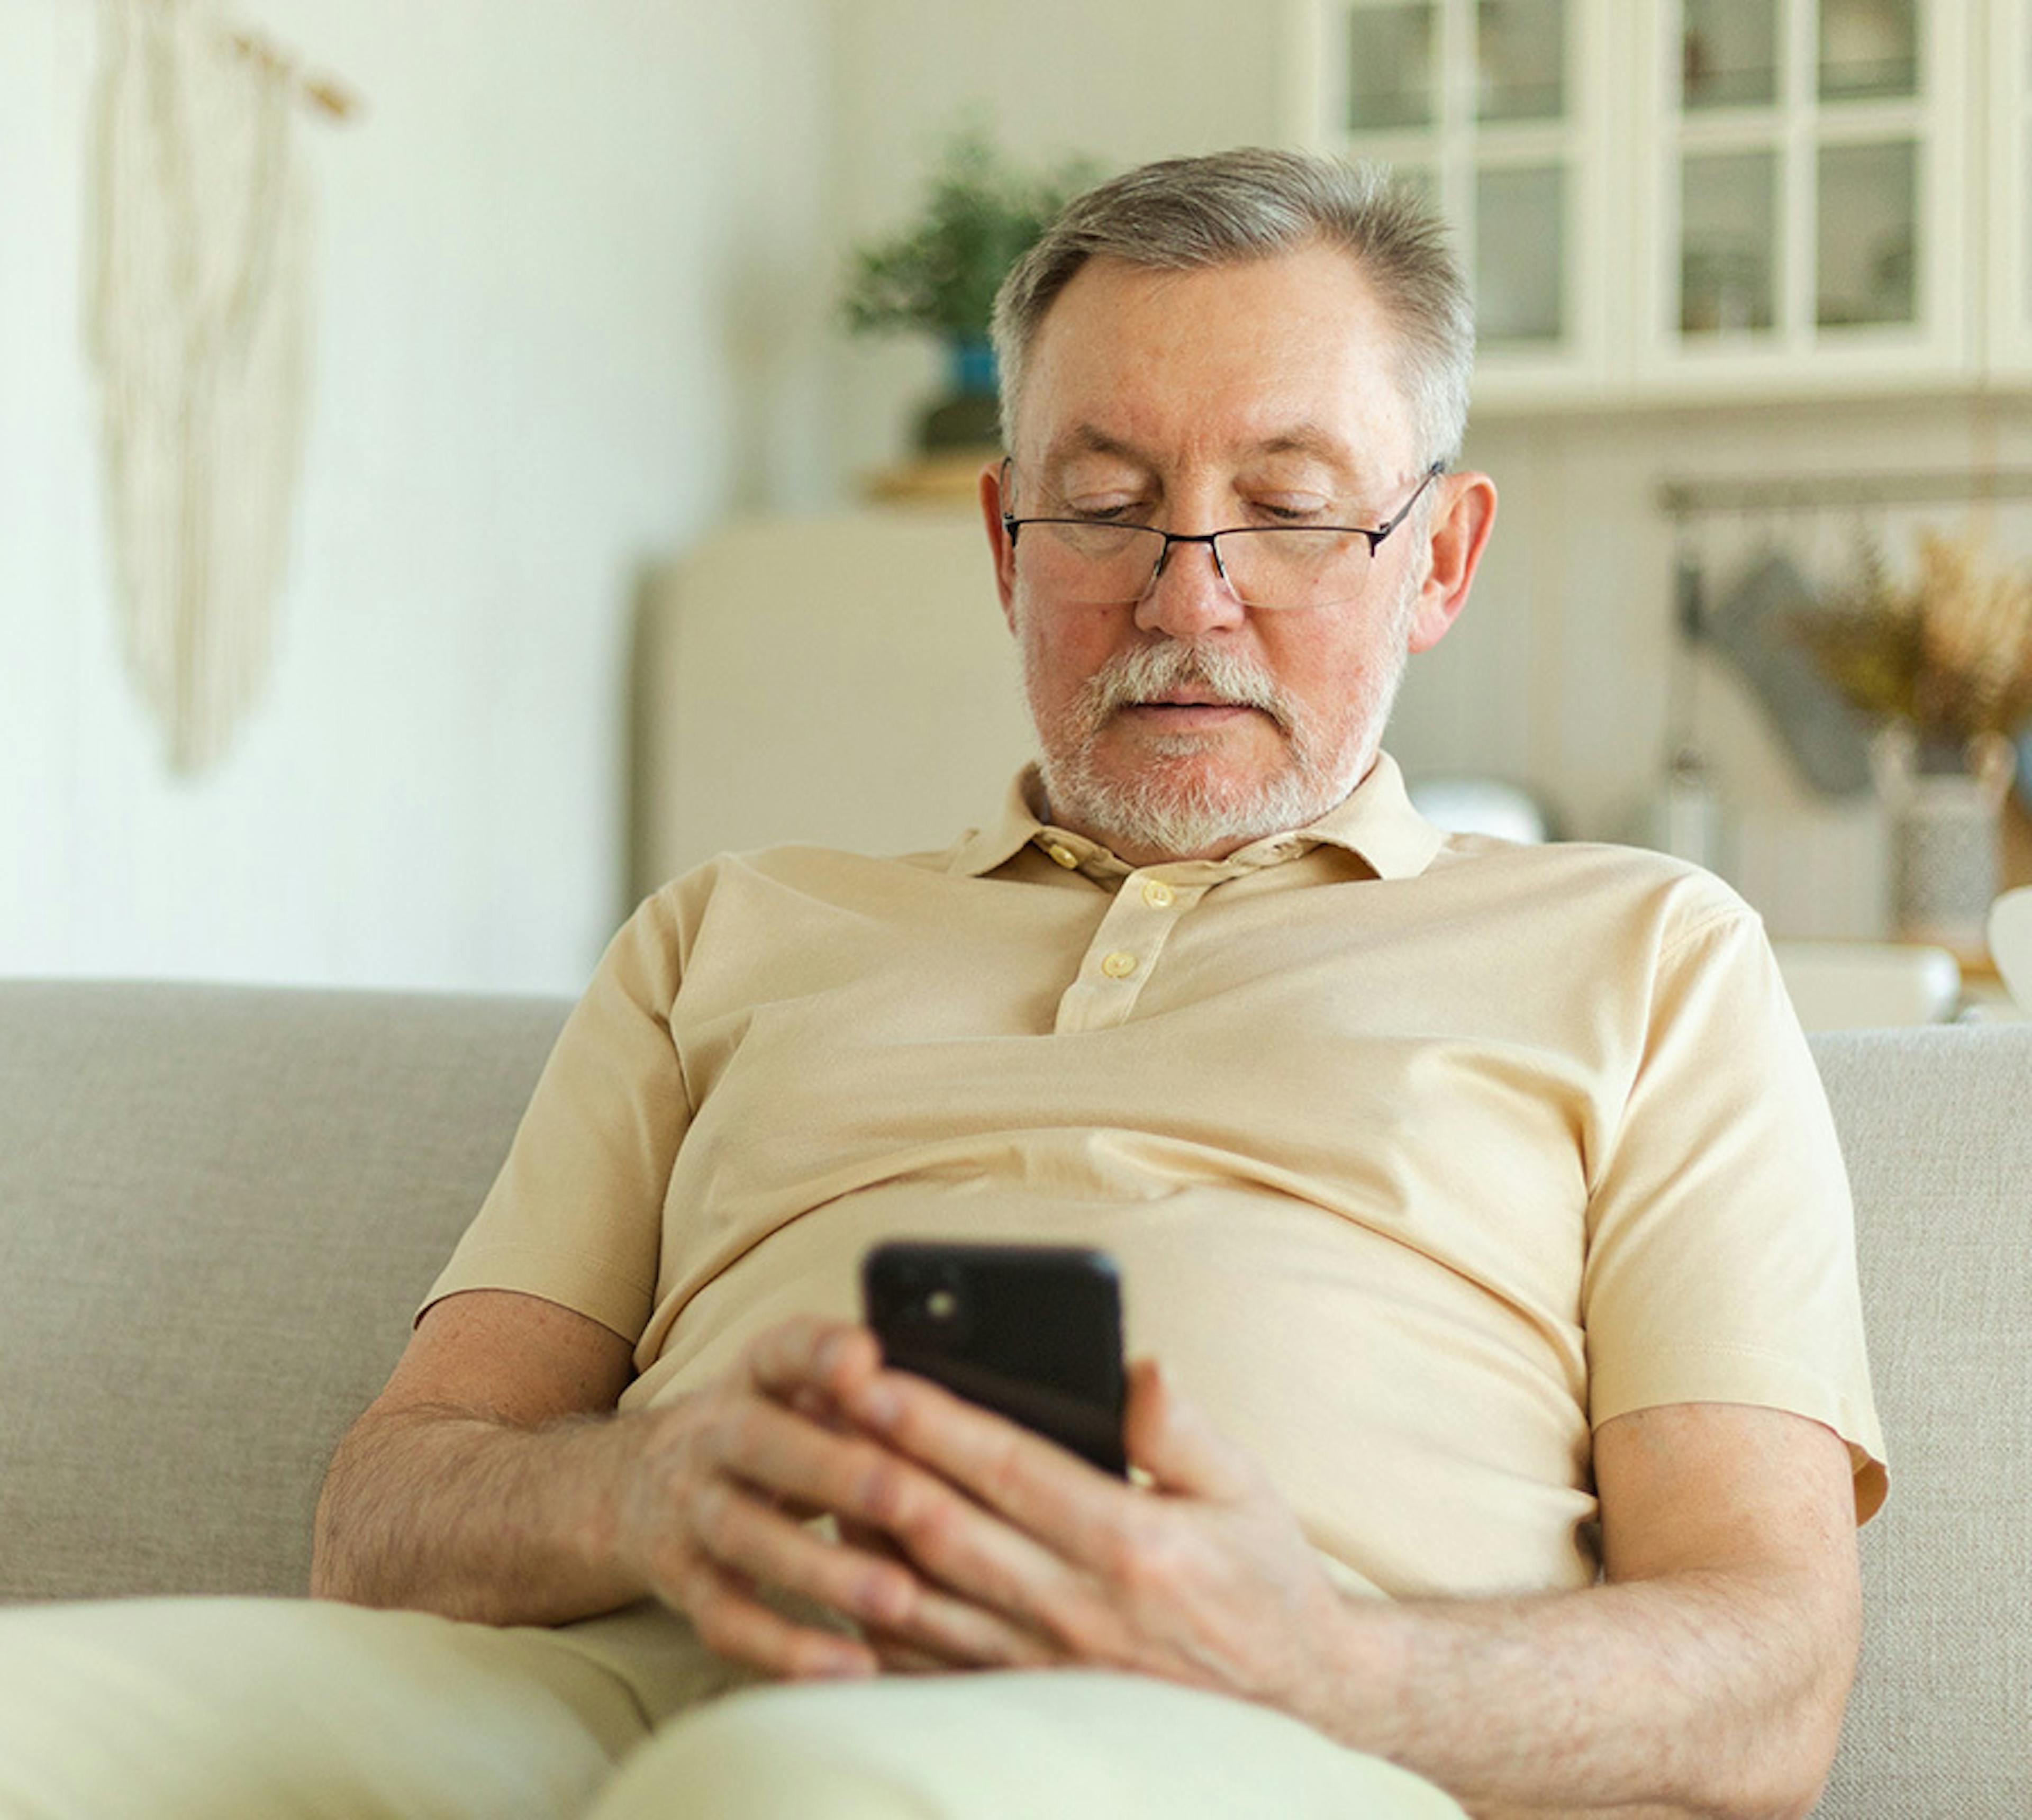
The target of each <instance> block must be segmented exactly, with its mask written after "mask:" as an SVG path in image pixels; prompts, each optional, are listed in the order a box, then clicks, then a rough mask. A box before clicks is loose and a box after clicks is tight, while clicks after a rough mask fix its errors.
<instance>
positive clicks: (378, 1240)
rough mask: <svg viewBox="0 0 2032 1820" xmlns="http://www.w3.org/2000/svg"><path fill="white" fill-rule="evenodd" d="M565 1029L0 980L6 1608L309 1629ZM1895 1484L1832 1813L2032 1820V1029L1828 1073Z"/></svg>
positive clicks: (1869, 1058) (324, 999)
mask: <svg viewBox="0 0 2032 1820" xmlns="http://www.w3.org/2000/svg"><path fill="white" fill-rule="evenodd" d="M565 1011H566V1007H565V1006H564V1005H563V1004H562V1003H555V1002H551V1001H548V1000H504V999H489V998H478V997H475V998H455V997H420V996H394V995H383V994H368V993H326V992H282V991H269V990H259V989H246V988H215V987H194V986H176V985H114V984H80V983H61V982H28V981H17V982H0V1600H24V1599H50V1598H101V1597H106V1596H109V1595H114V1594H138V1593H171V1592H180V1593H229V1592H230V1593H276V1594H295V1593H300V1592H301V1590H303V1587H304V1580H305V1575H306V1571H307V1566H308V1553H309V1534H310V1523H311V1512H312V1505H313V1503H314V1500H315V1499H316V1491H317V1486H318V1483H319V1478H320V1477H321V1475H322V1473H323V1467H324V1463H325V1460H326V1459H327V1456H328V1455H329V1453H330V1452H331V1448H332V1446H333V1444H334V1442H335V1441H337V1440H338V1436H339V1434H340V1433H341V1431H342V1429H344V1427H345V1426H346V1423H347V1422H349V1420H350V1419H351V1418H352V1417H353V1415H354V1414H355V1413H356V1412H357V1411H358V1410H359V1409H360V1407H362V1406H363V1405H364V1403H366V1402H367V1400H368V1398H369V1397H371V1396H372V1394H373V1393H374V1392H375V1390H376V1389H377V1388H379V1385H380V1383H381V1381H382V1380H383V1377H385V1376H386V1375H387V1371H388V1369H389V1367H390V1365H391V1364H392V1363H393V1362H394V1358H395V1357H396V1355H397V1354H398V1352H399V1351H400V1350H401V1349H402V1344H403V1341H404V1339H405V1335H406V1333H407V1331H408V1317H409V1310H410V1308H411V1307H412V1306H413V1303H414V1302H415V1301H416V1299H417V1298H418V1296H419V1295H420V1294H421V1293H422V1291H424V1288H425V1287H427V1286H428V1284H429V1282H430V1280H431V1277H432V1276H434V1274H435V1272H436V1270H437V1269H438V1266H439V1263H440V1262H441V1261H442V1260H443V1258H444V1256H445V1254H446V1252H447V1251H448V1250H449V1249H450V1246H451V1244H452V1243H453V1241H454V1239H455V1238H456V1236H457V1235H458V1232H459V1231H460V1230H461V1228H462V1227H463V1226H464V1224H465V1221H466V1220H468V1218H469V1217H470V1216H471V1214H472V1213H473V1209H474V1208H475V1207H476V1205H478V1203H479V1201H480V1197H481V1195H482V1194H483V1193H484V1191H485V1189H486V1187H487V1183H488V1182H489V1181H490V1180H491V1178H492V1175H493V1172H494V1171H495V1168H496V1166H497V1165H498V1164H499V1160H500V1159H501V1157H502V1154H503V1153H504V1152H505V1150H506V1147H507V1145H508V1142H509V1139H510V1137H511V1135H512V1134H513V1133H514V1128H515V1123H516V1120H517V1116H518V1115H519V1113H520V1112H521V1108H522V1106H523V1104H524V1103H525V1101H526V1099H527V1097H528V1095H529V1091H530V1089H531V1087H532V1085H533V1084H534V1082H535V1079H536V1073H537V1071H538V1069H539V1068H540V1066H541V1064H542V1062H543V1057H544V1055H545V1054H546V1052H547V1049H548V1048H549V1045H550V1044H551V1040H552V1038H553V1037H555V1034H556V1032H557V1030H558V1025H559V1024H560V1022H562V1018H563V1015H564V1013H565ZM1815 1047H1816V1052H1817V1055H1818V1056H1819V1059H1820V1063H1821V1070H1822V1073H1823V1074H1824V1076H1825V1080H1826V1082H1827V1085H1828V1092H1829V1094H1830V1096H1831V1097H1832V1101H1833V1103H1834V1107H1835V1111H1836V1117H1837V1119H1839V1121H1840V1126H1841V1130H1842V1134H1843V1140H1844V1142H1845V1145H1846V1146H1847V1153H1848V1157H1849V1162H1850V1168H1851V1174H1852V1175H1853V1177H1854V1179H1855V1189H1856V1195H1857V1202H1858V1220H1859V1225H1860V1233H1861V1248H1862V1276H1863V1289H1864V1294H1865V1297H1866V1302H1867V1307H1868V1314H1869V1320H1870V1339H1871V1344H1872V1347H1873V1355H1874V1360H1875V1366H1876V1371H1877V1387H1878V1392H1879V1396H1880V1399H1881V1405H1882V1411H1883V1415H1884V1426H1885V1429H1886V1430H1887V1433H1888V1441H1889V1447H1890V1450H1891V1454H1892V1497H1891V1502H1890V1504H1889V1505H1888V1508H1887V1509H1886V1510H1885V1512H1884V1514H1883V1515H1881V1517H1879V1518H1878V1519H1877V1521H1876V1522H1874V1523H1872V1524H1871V1525H1870V1527H1869V1528H1868V1529H1867V1530H1866V1531H1865V1532H1864V1538H1863V1539H1864V1551H1863V1553H1864V1563H1865V1568H1866V1574H1867V1577H1868V1587H1867V1592H1868V1601H1869V1609H1868V1624H1867V1633H1866V1643H1865V1649H1864V1659H1863V1664H1862V1673H1861V1677H1860V1680H1859V1681H1858V1686H1857V1689H1856V1693H1855V1699H1854V1700H1853V1702H1852V1703H1851V1710H1850V1717H1849V1721H1848V1727H1847V1732H1846V1734H1845V1736H1844V1740H1843V1747H1842V1752H1841V1756H1840V1762H1839V1763H1838V1765H1837V1766H1836V1772H1835V1775H1834V1777H1833V1781H1832V1784H1831V1786H1830V1788H1829V1790H1828V1795H1827V1797H1826V1799H1825V1802H1824V1803H1822V1806H1821V1813H1823V1814H1829V1815H1840V1816H1846V1817H1851V1820H1862V1817H1863V1816H1871V1817H1876V1816H1887V1815H1901V1816H1902V1815H1911V1816H1948V1815H1952V1816H1955V1817H1956V1820H1978V1816H1995V1817H1996V1820H2005V1817H2007V1816H2009V1817H2011V1820H2024V1817H2025V1816H2027V1815H2032V1026H2000V1027H1997V1028H1993V1029H1987V1030H1985V1029H1971V1028H1943V1029H1935V1030H1920V1031H1913V1032H1895V1033H1894V1032H1889V1031H1885V1032H1871V1033H1858V1034H1850V1035H1847V1036H1840V1037H1821V1038H1818V1039H1817V1040H1816V1045H1815Z"/></svg>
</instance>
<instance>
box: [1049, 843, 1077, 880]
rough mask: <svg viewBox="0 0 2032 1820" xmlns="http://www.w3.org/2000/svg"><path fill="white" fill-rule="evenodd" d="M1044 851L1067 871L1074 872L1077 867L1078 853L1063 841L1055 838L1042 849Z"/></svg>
mask: <svg viewBox="0 0 2032 1820" xmlns="http://www.w3.org/2000/svg"><path fill="white" fill-rule="evenodd" d="M1044 851H1045V852H1047V853H1048V854H1050V855H1051V858H1053V859H1055V860H1056V861H1058V862H1059V865H1062V866H1063V867H1064V868H1065V869H1066V871H1067V872H1074V871H1077V870H1078V868H1079V855H1078V854H1076V853H1074V851H1073V850H1072V849H1071V848H1070V847H1069V846H1065V845H1064V844H1063V843H1061V842H1059V841H1053V842H1052V843H1051V845H1050V846H1048V847H1046V848H1045V849H1044Z"/></svg>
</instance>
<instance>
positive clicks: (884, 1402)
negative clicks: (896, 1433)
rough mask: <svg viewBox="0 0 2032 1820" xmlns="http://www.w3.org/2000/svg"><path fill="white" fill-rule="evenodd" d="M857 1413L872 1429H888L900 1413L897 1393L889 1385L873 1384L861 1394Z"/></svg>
mask: <svg viewBox="0 0 2032 1820" xmlns="http://www.w3.org/2000/svg"><path fill="white" fill-rule="evenodd" d="M856 1413H857V1415H859V1416H860V1417H861V1420H862V1421H864V1422H866V1423H868V1426H870V1427H872V1428H887V1427H888V1426H890V1425H891V1423H892V1422H895V1419H896V1418H897V1415H898V1413H899V1410H898V1403H897V1401H896V1393H895V1391H893V1390H891V1389H890V1388H889V1387H888V1386H887V1385H883V1384H871V1385H868V1388H866V1389H865V1390H864V1391H863V1392H861V1396H860V1400H859V1401H858V1403H857V1405H856Z"/></svg>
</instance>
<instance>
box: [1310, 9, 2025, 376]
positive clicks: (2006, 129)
mask: <svg viewBox="0 0 2032 1820" xmlns="http://www.w3.org/2000/svg"><path fill="white" fill-rule="evenodd" d="M1297 3H1298V13H1297V14H1296V16H1295V23H1296V26H1297V29H1296V31H1295V32H1294V39H1293V43H1294V58H1293V62H1294V86H1293V93H1294V98H1295V101H1294V105H1295V107H1296V109H1297V110H1298V115H1299V118H1298V123H1297V130H1298V136H1301V137H1302V138H1303V139H1304V140H1306V141H1307V142H1309V143H1310V144H1314V145H1317V146H1319V147H1321V148H1324V149H1328V150H1331V151H1336V152H1339V153H1341V154H1343V155H1353V156H1358V157H1364V158H1376V159H1385V160H1388V162H1390V163H1392V164H1393V165H1395V166H1397V167H1398V168H1399V169H1400V170H1403V172H1404V173H1405V174H1406V177H1407V178H1409V179H1410V181H1415V182H1418V183H1421V184H1422V185H1425V186H1427V187H1428V188H1429V189H1430V190H1431V191H1432V192H1433V193H1435V194H1436V196H1437V197H1438V200H1440V204H1441V206H1442V207H1443V208H1444V211H1445V213H1446V214H1447V217H1448V219H1450V220H1451V222H1452V223H1453V224H1454V226H1455V230H1456V233H1457V234H1458V235H1459V244H1460V245H1461V247H1462V251H1463V252H1464V254H1465V255H1466V261H1467V264H1468V267H1469V271H1470V278H1471V280H1472V282H1473V283H1474V289H1475V293H1476V300H1477V318H1478V321H1479V323H1480V327H1481V338H1482V353H1481V360H1480V362H1479V369H1478V372H1477V384H1476V401H1477V408H1478V409H1489V408H1494V409H1498V410H1500V409H1503V407H1504V406H1506V405H1542V404H1545V403H1559V402H1567V403H1574V404H1582V405H1586V404H1599V403H1603V402H1690V401H1698V400H1705V399H1712V398H1721V399H1725V398H1732V397H1733V398H1745V397H1750V396H1756V397H1759V398H1770V397H1772V396H1782V395H1795V396H1806V395H1812V394H1817V393H1831V392H1841V393H1847V394H1856V393H1866V392H1883V391H1895V390H1899V389H1914V388H1927V389H1933V390H1940V389H1952V388H1960V387H1970V386H1974V385H1975V384H1977V383H1980V382H1981V381H1982V379H1984V378H1985V375H1987V376H1990V377H1992V378H1993V379H1997V380H1998V381H1999V382H2004V381H2008V382H2011V383H2026V382H2032V253H2029V252H2028V251H2027V247H2028V242H2032V163H2028V159H2032V151H2028V143H2027V139H2026V125H2025V121H2026V114H2027V112H2028V103H2032V25H2028V23H2027V15H2028V13H2032V0H1297Z"/></svg>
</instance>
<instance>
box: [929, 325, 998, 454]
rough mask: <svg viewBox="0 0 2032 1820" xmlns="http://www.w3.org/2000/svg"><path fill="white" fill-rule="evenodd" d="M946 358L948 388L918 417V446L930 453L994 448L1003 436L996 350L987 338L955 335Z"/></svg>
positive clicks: (948, 345) (948, 344)
mask: <svg viewBox="0 0 2032 1820" xmlns="http://www.w3.org/2000/svg"><path fill="white" fill-rule="evenodd" d="M946 360H947V366H946V373H947V387H948V390H947V394H946V396H945V397H943V398H940V399H939V401H938V402H936V403H935V404H934V405H932V407H931V408H930V409H928V410H927V411H926V412H925V413H924V414H923V416H921V417H920V418H919V419H918V420H917V447H919V448H921V449H922V450H924V452H925V453H926V454H934V453H937V452H939V451H943V450H955V449H973V450H986V449H990V448H992V447H994V446H995V443H997V441H998V440H999V438H1000V436H1001V428H1000V425H999V422H998V420H997V400H996V393H995V383H996V370H995V349H993V348H992V346H989V345H988V342H987V341H986V340H985V339H982V338H954V339H953V340H951V341H948V342H947V343H946Z"/></svg>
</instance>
